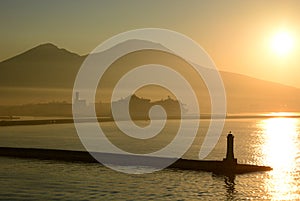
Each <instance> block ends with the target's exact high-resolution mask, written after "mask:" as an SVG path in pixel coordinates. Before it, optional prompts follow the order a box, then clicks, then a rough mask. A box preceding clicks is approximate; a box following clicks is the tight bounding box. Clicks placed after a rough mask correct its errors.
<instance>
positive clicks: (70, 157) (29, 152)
mask: <svg viewBox="0 0 300 201" xmlns="http://www.w3.org/2000/svg"><path fill="white" fill-rule="evenodd" d="M233 145H234V136H233V135H232V134H231V133H229V134H228V136H227V153H226V158H224V159H223V160H220V161H218V160H190V159H182V158H180V159H178V160H176V162H175V163H173V164H172V165H170V166H169V167H168V168H176V169H181V170H194V171H207V172H213V173H215V174H223V175H235V174H244V173H250V172H258V171H269V170H272V168H271V167H268V166H258V165H248V164H239V163H237V159H236V158H234V150H233V149H234V146H233ZM92 155H93V156H97V157H101V162H103V163H107V164H111V161H112V160H111V158H114V159H117V160H113V161H117V162H115V164H113V165H123V166H132V165H136V164H137V161H138V165H139V166H148V167H159V165H161V164H162V163H165V162H168V160H169V161H174V159H172V158H163V157H149V156H138V155H123V154H114V153H100V152H94V153H92ZM92 155H91V154H90V153H89V152H86V151H72V150H56V149H40V148H13V147H0V156H5V157H17V158H35V159H42V160H57V161H66V162H84V163H98V161H97V160H96V159H95V158H94V157H93V156H92Z"/></svg>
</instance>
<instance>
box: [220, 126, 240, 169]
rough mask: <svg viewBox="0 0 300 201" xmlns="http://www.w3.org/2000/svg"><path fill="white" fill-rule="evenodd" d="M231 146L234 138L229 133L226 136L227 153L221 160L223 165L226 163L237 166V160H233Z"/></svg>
mask: <svg viewBox="0 0 300 201" xmlns="http://www.w3.org/2000/svg"><path fill="white" fill-rule="evenodd" d="M233 144H234V136H233V135H232V133H231V131H230V132H229V133H228V135H227V152H226V158H224V159H223V162H224V163H227V164H228V165H234V164H237V159H236V158H234V152H233V148H234V147H233Z"/></svg>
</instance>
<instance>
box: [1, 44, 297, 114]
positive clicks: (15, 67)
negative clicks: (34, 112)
mask: <svg viewBox="0 0 300 201" xmlns="http://www.w3.org/2000/svg"><path fill="white" fill-rule="evenodd" d="M131 42H133V43H134V45H132V44H130V43H129V42H124V43H122V44H119V46H123V47H124V48H131V47H133V46H135V45H141V46H145V45H146V46H148V47H149V48H151V47H153V48H156V47H160V48H164V47H163V46H161V45H160V44H156V43H151V42H145V41H138V40H136V41H131ZM113 48H114V47H112V48H110V49H108V50H105V51H104V52H100V53H97V54H99V56H100V57H106V56H107V55H109V54H111V53H115V54H117V52H114V51H113V50H112V49H113ZM85 58H86V56H80V55H78V54H75V53H71V52H69V51H68V50H65V49H61V48H58V47H57V46H55V45H53V44H50V43H47V44H42V45H39V46H36V47H34V48H32V49H30V50H28V51H26V52H24V53H21V54H19V55H17V56H15V57H12V58H10V59H7V60H5V61H2V62H0V93H1V94H2V96H1V97H0V105H5V104H7V102H8V101H9V100H11V102H12V103H13V102H15V103H16V104H20V103H22V102H23V103H28V102H29V103H32V102H41V101H42V102H43V101H44V102H45V101H46V100H48V101H52V100H61V97H62V96H61V95H57V93H52V91H55V90H53V89H57V91H59V90H63V89H65V90H66V91H64V92H61V94H62V93H64V100H66V101H68V102H70V101H71V97H72V96H71V94H72V93H71V90H72V87H73V83H74V81H75V78H76V75H77V72H78V70H79V68H80V66H81V64H82V63H83V61H84V60H85ZM114 73H117V72H112V75H114ZM220 74H221V76H222V78H223V81H224V85H225V88H226V94H227V104H228V112H232V113H235V112H264V111H299V110H300V105H299V104H298V103H299V102H300V89H298V88H295V87H290V86H285V85H282V84H278V83H273V82H269V81H264V80H259V79H256V78H252V77H248V76H245V75H240V74H236V73H230V72H222V71H221V72H220ZM10 88H13V90H16V92H14V94H12V92H11V93H9V92H10V91H12V90H7V89H10ZM19 88H20V90H22V92H24V93H18V92H17V91H18V89H19ZM27 88H28V89H35V88H36V89H40V90H41V91H43V92H44V93H47V94H48V96H47V99H45V100H44V99H43V95H42V93H40V92H37V91H38V90H37V91H35V92H34V93H33V92H31V91H28V94H26V93H25V91H26V89H27ZM48 89H51V90H49V92H48V91H47V90H48ZM24 90H25V91H24ZM39 93H40V94H39ZM45 97H46V96H45ZM51 97H52V99H51ZM66 97H68V98H66ZM20 100H21V101H20ZM18 101H19V102H18Z"/></svg>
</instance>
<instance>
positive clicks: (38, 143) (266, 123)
mask: <svg viewBox="0 0 300 201" xmlns="http://www.w3.org/2000/svg"><path fill="white" fill-rule="evenodd" d="M172 121H173V122H171V126H170V127H169V128H168V129H169V130H165V131H164V132H165V133H162V134H163V135H168V133H173V131H172V129H173V128H175V127H176V126H174V127H173V126H172V124H178V120H172ZM186 121H198V120H186ZM147 123H148V122H146V121H141V122H138V124H145V125H146V124H147ZM209 123H210V120H201V123H200V128H199V131H198V135H197V137H196V139H195V140H194V143H193V144H192V146H191V147H190V149H189V150H188V151H187V153H185V154H184V156H183V157H184V158H190V159H197V158H198V154H199V151H200V147H201V143H202V142H203V139H204V137H205V134H206V133H205V132H206V131H207V127H208V126H209ZM86 125H87V126H88V123H86ZM101 126H102V128H103V130H105V132H106V133H107V136H108V137H109V138H111V139H113V140H112V141H113V142H115V143H117V144H119V145H120V146H121V147H122V148H123V149H125V150H126V149H130V150H131V151H133V152H138V151H142V152H143V151H145V150H143V149H153V150H157V149H159V148H161V147H163V146H164V145H165V143H168V141H164V140H162V142H161V143H156V144H155V145H151V147H149V146H148V147H147V146H146V144H137V145H133V144H132V143H128V141H126V140H124V139H119V137H118V132H119V131H118V129H117V128H116V126H115V124H113V123H112V122H105V123H103V124H102V125H101ZM229 131H232V133H233V134H234V136H235V157H236V158H237V159H238V162H239V163H246V164H257V165H268V166H271V167H272V168H273V170H272V171H269V172H257V173H251V174H243V175H236V176H235V177H234V178H232V177H231V178H228V177H225V176H218V175H213V174H211V173H207V172H201V171H187V170H185V171H183V170H172V169H164V170H161V171H157V172H154V173H150V174H141V175H132V174H125V173H121V172H116V171H114V170H111V169H109V168H107V167H104V166H102V165H100V164H97V163H96V164H85V163H67V162H61V161H43V160H37V159H17V158H6V157H0V200H300V118H297V117H280V116H279V117H278V116H277V117H260V118H243V117H241V118H234V119H227V120H226V122H225V126H224V129H223V132H222V134H221V136H220V138H219V141H218V143H217V145H216V146H215V147H214V149H213V151H212V152H211V153H210V154H209V155H208V156H207V158H206V159H216V160H222V159H223V158H224V157H225V154H226V135H227V133H228V132H229ZM0 146H6V147H36V148H52V149H65V150H85V148H84V146H83V145H82V144H81V142H80V140H79V137H78V135H77V133H76V130H75V128H74V125H73V124H52V125H36V126H11V127H0ZM139 149H141V150H139ZM124 168H126V167H124Z"/></svg>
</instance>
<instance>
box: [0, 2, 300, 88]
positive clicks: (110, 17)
mask: <svg viewBox="0 0 300 201" xmlns="http://www.w3.org/2000/svg"><path fill="white" fill-rule="evenodd" d="M299 10H300V1H273V0H272V1H217V0H212V1H199V0H188V1H175V0H164V1H160V0H153V1H140V0H126V1H123V0H107V1H94V0H89V1H79V0H64V1H60V0H44V1H39V0H26V1H23V0H2V1H1V2H0V25H1V32H0V45H1V48H0V61H3V60H5V59H7V58H10V57H13V56H15V55H17V54H19V53H21V52H23V51H25V50H28V49H30V48H32V47H34V46H37V45H39V44H42V43H48V42H50V43H53V44H55V45H57V46H58V47H61V48H65V49H67V50H69V51H72V52H75V53H78V54H80V55H85V54H88V53H89V52H90V51H92V50H93V49H94V48H95V47H96V46H98V45H99V44H100V43H101V42H103V41H104V40H106V39H108V38H110V37H112V36H114V35H116V34H119V33H122V32H124V31H129V30H132V29H139V28H149V27H150V28H151V27H155V28H164V29H170V30H173V31H177V32H179V33H182V34H185V35H186V36H188V37H190V38H191V39H193V40H194V41H196V42H197V43H198V44H199V45H201V46H202V47H203V48H204V49H205V50H206V51H207V52H208V54H209V55H210V56H211V57H212V59H213V60H214V62H215V63H216V65H217V67H218V69H219V70H223V71H229V72H235V73H240V74H245V75H249V76H252V77H256V78H259V79H264V80H270V81H274V82H279V83H283V84H286V85H290V86H295V87H298V88H300V79H299V75H300V12H299ZM280 33H286V35H288V36H287V38H288V40H287V39H283V40H284V41H283V42H282V41H281V43H279V44H281V45H279V49H283V48H285V46H284V45H285V43H290V46H291V47H290V48H289V50H288V51H286V52H285V53H284V54H282V52H281V53H280V51H279V50H276V48H275V47H274V46H276V44H277V43H278V40H280V39H278V37H277V39H274V38H276V35H278V34H280ZM279 38H280V37H279ZM281 38H284V37H281ZM274 40H277V43H276V41H275V42H274ZM279 42H280V41H279ZM274 43H276V44H274ZM282 43H284V44H282ZM277 46H278V45H277ZM277 49H278V47H277Z"/></svg>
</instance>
